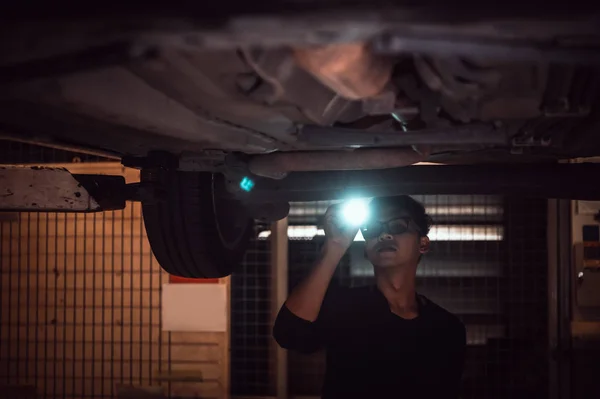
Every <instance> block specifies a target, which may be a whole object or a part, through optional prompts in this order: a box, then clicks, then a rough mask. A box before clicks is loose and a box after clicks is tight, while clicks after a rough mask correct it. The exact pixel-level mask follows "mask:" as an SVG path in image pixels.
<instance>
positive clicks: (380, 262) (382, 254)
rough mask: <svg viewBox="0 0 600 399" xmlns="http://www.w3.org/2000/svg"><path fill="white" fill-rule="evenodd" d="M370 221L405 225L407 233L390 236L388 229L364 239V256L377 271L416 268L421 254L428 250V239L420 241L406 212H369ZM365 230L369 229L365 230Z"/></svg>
mask: <svg viewBox="0 0 600 399" xmlns="http://www.w3.org/2000/svg"><path fill="white" fill-rule="evenodd" d="M371 220H372V221H375V225H374V226H377V222H380V223H384V224H388V223H390V222H391V223H392V224H397V225H400V226H401V225H406V226H407V227H408V230H407V231H406V232H404V233H401V234H391V233H390V231H388V230H390V229H388V228H383V230H382V231H381V233H380V234H378V235H377V236H376V237H373V238H367V237H365V241H366V247H365V250H366V255H367V258H368V259H369V261H370V262H371V263H372V264H373V265H374V266H376V267H397V266H402V265H405V264H411V265H412V264H417V262H418V261H419V257H420V256H421V254H423V253H425V252H427V250H428V249H429V239H428V238H427V237H420V234H419V232H418V227H416V224H415V223H414V221H413V220H412V219H411V217H410V215H409V214H408V213H406V211H404V210H402V209H399V208H398V207H393V206H384V207H381V208H379V209H373V210H372V216H371ZM367 227H368V226H367Z"/></svg>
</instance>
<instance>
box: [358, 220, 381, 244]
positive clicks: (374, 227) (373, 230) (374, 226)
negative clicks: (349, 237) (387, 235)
mask: <svg viewBox="0 0 600 399" xmlns="http://www.w3.org/2000/svg"><path fill="white" fill-rule="evenodd" d="M360 231H361V233H362V235H363V238H364V239H365V240H369V239H371V238H375V237H377V236H378V235H379V234H381V224H380V223H368V224H367V225H365V226H364V227H362V228H361V229H360Z"/></svg>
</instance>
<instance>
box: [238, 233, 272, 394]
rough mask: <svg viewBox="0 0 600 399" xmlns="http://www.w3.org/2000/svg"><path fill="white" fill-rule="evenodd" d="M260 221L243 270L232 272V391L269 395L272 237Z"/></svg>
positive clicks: (241, 267) (242, 267)
mask: <svg viewBox="0 0 600 399" xmlns="http://www.w3.org/2000/svg"><path fill="white" fill-rule="evenodd" d="M268 228H269V227H268V226H267V225H261V224H259V225H257V226H256V233H255V235H254V239H253V241H252V242H251V244H250V248H249V250H248V252H247V253H246V257H245V259H244V262H243V263H242V264H241V265H240V268H239V270H237V271H236V272H235V273H233V274H232V276H231V357H230V358H231V393H232V394H234V395H256V396H260V395H265V396H266V395H269V393H270V389H271V385H270V384H271V382H270V381H271V379H270V377H271V372H270V367H271V360H270V351H269V348H270V346H271V345H272V339H271V326H272V321H271V319H272V308H271V295H270V290H271V288H270V285H271V271H270V258H269V256H270V241H269V240H259V239H258V234H259V233H260V232H263V231H268V230H267V229H268Z"/></svg>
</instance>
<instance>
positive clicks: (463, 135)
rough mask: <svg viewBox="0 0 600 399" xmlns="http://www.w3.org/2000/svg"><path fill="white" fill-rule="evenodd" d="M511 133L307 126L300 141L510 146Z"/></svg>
mask: <svg viewBox="0 0 600 399" xmlns="http://www.w3.org/2000/svg"><path fill="white" fill-rule="evenodd" d="M509 132H510V130H509V127H507V126H502V125H500V126H494V125H493V124H491V123H490V124H483V123H478V124H469V125H458V126H451V127H443V128H432V129H423V130H413V131H408V132H397V131H372V130H360V129H349V128H344V127H338V126H314V125H305V126H303V127H302V129H301V130H300V133H299V134H298V141H299V142H302V143H306V144H309V145H310V146H311V147H313V148H314V147H317V148H323V149H334V148H340V149H341V148H358V147H386V146H387V147H390V146H397V147H400V146H411V145H464V144H480V145H481V144H483V145H486V144H487V145H503V146H504V145H507V144H508V134H509Z"/></svg>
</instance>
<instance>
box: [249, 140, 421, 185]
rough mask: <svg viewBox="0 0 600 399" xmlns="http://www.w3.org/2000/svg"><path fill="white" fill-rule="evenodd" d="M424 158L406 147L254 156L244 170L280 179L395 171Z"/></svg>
mask: <svg viewBox="0 0 600 399" xmlns="http://www.w3.org/2000/svg"><path fill="white" fill-rule="evenodd" d="M427 156H428V154H420V153H418V152H416V151H414V150H412V149H408V148H373V149H359V150H353V151H302V152H275V153H272V154H266V155H257V156H254V157H253V158H251V159H250V161H249V163H248V167H249V169H250V172H252V173H253V174H255V175H257V176H262V177H268V178H271V179H282V178H284V177H285V176H286V175H287V174H288V173H289V172H314V171H334V170H339V171H342V170H368V169H389V168H398V167H401V166H407V165H412V164H415V163H417V162H421V161H423V160H424V159H425V158H427Z"/></svg>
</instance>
